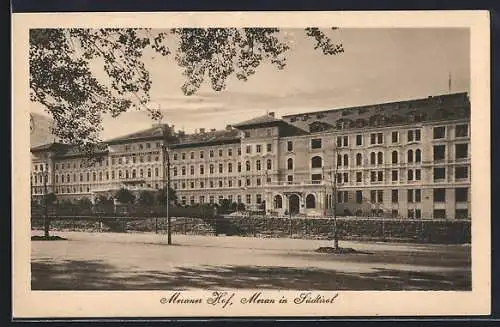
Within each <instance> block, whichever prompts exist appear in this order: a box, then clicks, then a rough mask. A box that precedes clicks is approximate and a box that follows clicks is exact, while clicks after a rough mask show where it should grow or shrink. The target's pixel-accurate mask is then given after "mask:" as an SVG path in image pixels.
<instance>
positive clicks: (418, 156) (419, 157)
mask: <svg viewBox="0 0 500 327" xmlns="http://www.w3.org/2000/svg"><path fill="white" fill-rule="evenodd" d="M415 162H422V151H420V149H417V150H415Z"/></svg>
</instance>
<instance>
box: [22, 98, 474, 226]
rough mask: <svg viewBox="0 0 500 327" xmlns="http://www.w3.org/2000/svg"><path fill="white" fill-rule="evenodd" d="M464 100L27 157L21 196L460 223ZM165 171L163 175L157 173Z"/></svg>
mask: <svg viewBox="0 0 500 327" xmlns="http://www.w3.org/2000/svg"><path fill="white" fill-rule="evenodd" d="M470 109H471V108H470V101H469V98H468V95H467V94H466V93H455V94H446V95H438V96H430V97H427V98H423V99H414V100H408V101H398V102H391V103H383V104H376V105H368V106H360V107H351V108H341V109H333V110H326V111H317V112H307V113H303V114H294V115H287V116H283V117H281V119H279V118H277V117H275V115H274V113H272V112H271V113H269V114H266V115H264V116H261V117H256V118H254V119H251V120H248V121H244V122H240V123H237V124H234V125H228V126H227V127H226V129H224V130H213V129H211V130H204V129H203V128H200V129H199V130H198V131H197V132H196V133H193V134H184V133H179V132H175V131H174V129H173V127H171V126H168V125H165V124H157V125H154V126H152V127H151V128H149V129H147V130H143V131H139V132H136V133H132V134H129V135H126V136H123V137H119V138H115V139H111V140H108V141H106V142H105V143H104V145H105V147H104V148H103V149H102V150H99V151H96V153H95V154H94V157H95V158H97V159H98V160H93V161H90V162H89V160H88V159H87V156H85V155H83V154H82V153H80V152H79V151H78V150H77V149H76V147H75V146H72V145H67V144H61V143H51V144H46V145H42V146H38V147H34V148H32V149H31V154H32V170H31V184H32V187H31V189H32V196H33V198H34V199H37V198H40V196H41V195H43V194H44V193H45V192H54V193H56V195H57V198H58V199H78V198H82V197H89V198H91V199H94V198H95V196H96V195H99V194H107V195H110V194H113V193H114V192H115V191H116V190H117V189H119V188H120V187H126V188H129V189H133V190H142V189H150V190H155V189H159V188H162V187H164V186H165V185H166V183H167V175H168V171H169V172H170V185H171V187H172V188H174V189H175V190H176V193H177V196H178V199H179V202H180V203H181V204H182V205H193V204H197V203H218V202H220V201H221V200H222V199H228V200H229V201H231V202H242V203H244V204H245V206H246V207H247V208H250V209H253V210H257V209H263V210H265V211H266V213H267V214H268V215H290V214H291V215H294V216H310V217H323V216H329V215H332V211H333V208H335V211H336V213H337V214H338V215H348V216H385V217H393V218H402V219H406V218H408V219H470ZM168 163H169V164H170V166H169V168H170V169H167V164H168Z"/></svg>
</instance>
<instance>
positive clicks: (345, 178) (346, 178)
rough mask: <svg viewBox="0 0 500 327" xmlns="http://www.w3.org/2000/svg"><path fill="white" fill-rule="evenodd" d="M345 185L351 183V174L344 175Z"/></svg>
mask: <svg viewBox="0 0 500 327" xmlns="http://www.w3.org/2000/svg"><path fill="white" fill-rule="evenodd" d="M344 183H349V173H344Z"/></svg>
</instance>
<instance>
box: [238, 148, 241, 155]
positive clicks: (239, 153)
mask: <svg viewBox="0 0 500 327" xmlns="http://www.w3.org/2000/svg"><path fill="white" fill-rule="evenodd" d="M238 155H239V156H241V148H238Z"/></svg>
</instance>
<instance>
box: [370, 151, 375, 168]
mask: <svg viewBox="0 0 500 327" xmlns="http://www.w3.org/2000/svg"><path fill="white" fill-rule="evenodd" d="M375 161H376V155H375V152H372V153H370V164H372V165H374V164H375Z"/></svg>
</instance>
